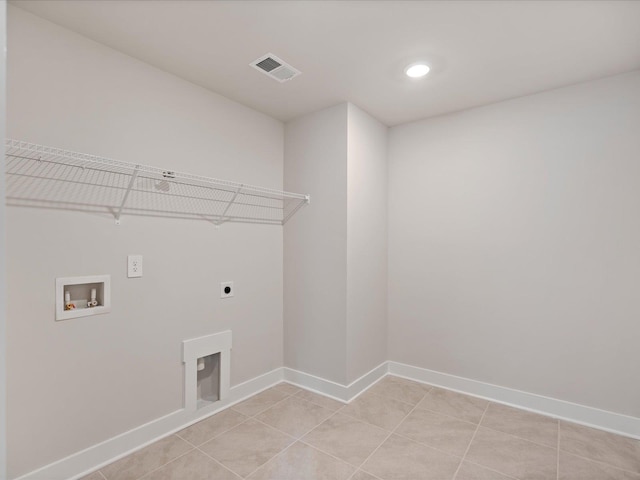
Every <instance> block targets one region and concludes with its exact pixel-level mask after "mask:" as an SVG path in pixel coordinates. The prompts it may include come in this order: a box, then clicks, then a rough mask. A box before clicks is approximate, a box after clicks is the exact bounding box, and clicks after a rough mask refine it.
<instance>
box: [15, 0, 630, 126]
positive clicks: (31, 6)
mask: <svg viewBox="0 0 640 480" xmlns="http://www.w3.org/2000/svg"><path fill="white" fill-rule="evenodd" d="M12 4H13V5H15V6H18V7H20V8H23V9H25V10H28V11H30V12H33V13H35V14H37V15H39V16H41V17H44V18H46V19H49V20H51V21H53V22H55V23H57V24H59V25H62V26H64V27H66V28H69V29H70V30H73V31H75V32H78V33H80V34H82V35H85V36H87V37H89V38H91V39H94V40H96V41H98V42H101V43H103V44H105V45H108V46H110V47H112V48H115V49H116V50H119V51H121V52H124V53H126V54H128V55H130V56H132V57H135V58H138V59H140V60H142V61H144V62H147V63H149V64H151V65H154V66H156V67H158V68H161V69H163V70H165V71H167V72H171V73H173V74H175V75H177V76H179V77H182V78H184V79H186V80H189V81H191V82H193V83H195V84H198V85H201V86H202V87H205V88H207V89H210V90H212V91H214V92H217V93H220V94H222V95H224V96H226V97H228V98H231V99H233V100H236V101H238V102H240V103H242V104H245V105H247V106H249V107H252V108H254V109H256V110H259V111H261V112H264V113H266V114H268V115H270V116H272V117H275V118H278V119H280V120H283V121H287V120H290V119H292V118H295V117H297V116H299V115H302V114H305V113H309V112H313V111H316V110H319V109H322V108H324V107H328V106H331V105H334V104H337V103H340V102H344V101H349V102H352V103H354V104H356V105H358V106H359V107H361V108H363V109H364V110H366V111H368V112H369V113H370V114H372V115H373V116H375V117H377V118H378V119H379V120H381V121H382V122H384V123H385V124H387V125H390V126H391V125H397V124H400V123H404V122H408V121H412V120H417V119H421V118H425V117H430V116H435V115H441V114H444V113H448V112H453V111H457V110H462V109H465V108H470V107H474V106H479V105H484V104H487V103H492V102H496V101H500V100H504V99H507V98H513V97H518V96H522V95H528V94H531V93H536V92H540V91H543V90H548V89H552V88H557V87H561V86H565V85H569V84H573V83H578V82H582V81H587V80H591V79H595V78H599V77H604V76H607V75H613V74H617V73H622V72H627V71H631V70H636V69H640V2H634V1H613V0H604V1H574V0H569V1H553V2H552V1H476V0H472V1H408V2H404V1H398V0H395V1H190V0H172V1H165V0H161V1H156V0H128V1H114V0H106V1H105V0H84V1H77V0H15V1H13V2H12ZM268 52H271V53H273V54H275V55H277V56H278V57H280V58H282V59H283V60H284V61H286V62H288V63H290V64H291V65H293V66H294V67H296V68H297V69H299V70H301V71H302V72H303V74H302V75H300V76H298V77H296V78H295V79H293V80H291V81H289V82H285V83H278V82H277V81H275V80H273V79H271V78H269V77H268V76H266V75H263V74H261V73H260V72H258V71H256V70H255V69H253V68H252V67H250V66H249V63H250V62H252V61H253V60H255V59H257V58H258V57H260V56H262V55H263V54H265V53H268ZM418 60H425V61H426V62H427V63H429V64H430V65H431V67H432V72H431V73H430V74H429V75H428V76H427V77H425V78H423V79H420V80H416V79H409V78H408V77H406V76H405V75H404V73H403V70H404V67H405V66H406V65H407V64H409V63H412V62H414V61H418Z"/></svg>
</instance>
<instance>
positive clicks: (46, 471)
mask: <svg viewBox="0 0 640 480" xmlns="http://www.w3.org/2000/svg"><path fill="white" fill-rule="evenodd" d="M283 379H284V377H283V369H282V368H277V369H275V370H272V371H270V372H267V373H265V374H263V375H260V376H258V377H255V378H252V379H251V380H248V381H246V382H243V383H241V384H239V385H236V386H233V387H231V389H230V391H229V397H228V398H227V399H226V400H222V401H220V402H217V403H215V404H213V405H211V406H209V407H205V408H203V409H200V410H198V411H197V412H194V413H190V412H187V410H185V409H180V410H176V411H175V412H172V413H170V414H168V415H165V416H164V417H161V418H158V419H156V420H153V421H151V422H149V423H146V424H144V425H141V426H139V427H136V428H134V429H132V430H129V431H128V432H125V433H122V434H120V435H117V436H115V437H113V438H110V439H108V440H105V441H104V442H101V443H98V444H96V445H93V446H92V447H89V448H87V449H85V450H82V451H80V452H77V453H74V454H73V455H70V456H68V457H66V458H63V459H61V460H58V461H57V462H54V463H51V464H49V465H46V466H44V467H42V468H39V469H37V470H34V471H33V472H30V473H27V474H26V475H23V476H21V477H18V478H16V479H15V480H67V479H77V478H80V477H83V476H84V475H87V474H88V473H91V472H92V471H94V470H97V469H99V468H101V467H103V466H105V465H108V464H110V463H112V462H114V461H116V460H118V459H120V458H123V457H126V456H127V455H130V454H131V453H133V452H135V451H136V450H140V449H141V448H144V447H146V446H147V445H150V444H151V443H153V442H156V441H157V440H160V439H161V438H164V437H167V436H169V435H171V434H173V433H175V432H178V431H180V430H182V429H183V428H186V427H188V426H189V425H192V424H194V423H196V422H199V421H200V420H203V419H205V418H207V417H209V416H211V415H213V414H215V413H217V412H219V411H221V410H224V409H225V408H229V407H230V406H232V405H234V404H236V403H238V402H241V401H243V400H244V399H246V398H247V397H250V396H253V395H255V394H256V393H259V392H261V391H263V390H266V389H267V388H270V387H271V386H273V385H275V384H277V383H280V382H281V381H282V380H283Z"/></svg>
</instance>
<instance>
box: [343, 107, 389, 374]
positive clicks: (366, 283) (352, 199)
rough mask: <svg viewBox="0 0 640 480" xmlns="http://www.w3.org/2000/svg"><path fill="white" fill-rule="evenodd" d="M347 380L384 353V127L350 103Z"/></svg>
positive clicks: (385, 322)
mask: <svg viewBox="0 0 640 480" xmlns="http://www.w3.org/2000/svg"><path fill="white" fill-rule="evenodd" d="M347 149H348V156H347V158H348V160H347V182H348V187H347V382H348V383H349V382H352V381H354V380H355V379H357V378H358V377H360V376H361V375H363V374H365V373H366V372H368V371H369V370H371V369H372V368H374V367H376V366H378V365H380V364H381V363H382V362H384V361H385V360H386V359H387V127H386V126H384V125H383V124H382V123H380V122H379V121H378V120H376V119H375V118H373V117H371V116H370V115H368V114H367V113H365V112H364V111H362V110H361V109H359V108H358V107H356V106H355V105H352V104H349V105H348V146H347Z"/></svg>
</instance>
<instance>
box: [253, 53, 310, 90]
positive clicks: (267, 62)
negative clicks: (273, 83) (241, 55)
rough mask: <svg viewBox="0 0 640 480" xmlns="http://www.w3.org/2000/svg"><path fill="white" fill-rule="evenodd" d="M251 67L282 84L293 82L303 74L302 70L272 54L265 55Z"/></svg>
mask: <svg viewBox="0 0 640 480" xmlns="http://www.w3.org/2000/svg"><path fill="white" fill-rule="evenodd" d="M249 65H251V66H252V67H253V68H255V69H256V70H259V71H261V72H262V73H264V74H265V75H268V76H270V77H271V78H273V79H275V80H277V81H279V82H280V83H282V82H286V81H287V80H291V79H292V78H293V77H297V76H298V75H300V74H301V73H302V72H301V71H300V70H298V69H296V68H293V67H292V66H291V65H288V64H287V63H285V62H284V61H282V60H281V59H279V58H278V57H276V56H275V55H273V54H271V53H267V54H266V55H263V56H262V57H260V58H259V59H257V60H255V61H253V62H251V63H250V64H249Z"/></svg>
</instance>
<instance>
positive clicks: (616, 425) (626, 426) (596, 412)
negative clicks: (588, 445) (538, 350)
mask: <svg viewBox="0 0 640 480" xmlns="http://www.w3.org/2000/svg"><path fill="white" fill-rule="evenodd" d="M388 365H389V373H390V374H392V375H396V376H399V377H404V378H407V379H409V380H415V381H417V382H422V383H428V384H430V385H435V386H438V387H442V388H446V389H449V390H454V391H457V392H460V393H465V394H467V395H473V396H476V397H481V398H485V399H487V400H491V401H493V402H497V403H502V404H505V405H510V406H512V407H516V408H520V409H523V410H529V411H531V412H536V413H540V414H543V415H547V416H550V417H555V418H559V419H562V420H567V421H569V422H573V423H579V424H581V425H586V426H588V427H593V428H597V429H599V430H605V431H608V432H612V433H617V434H619V435H624V436H627V437H632V438H638V439H640V418H637V417H631V416H627V415H621V414H619V413H614V412H608V411H606V410H600V409H598V408H593V407H587V406H585V405H579V404H577V403H571V402H567V401H564V400H558V399H555V398H550V397H544V396H542V395H536V394H535V393H528V392H523V391H520V390H514V389H512V388H507V387H500V386H497V385H492V384H490V383H484V382H479V381H477V380H471V379H469V378H463V377H457V376H455V375H449V374H447V373H441V372H436V371H434V370H428V369H426V368H420V367H414V366H411V365H405V364H403V363H398V362H393V361H389V362H388Z"/></svg>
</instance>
